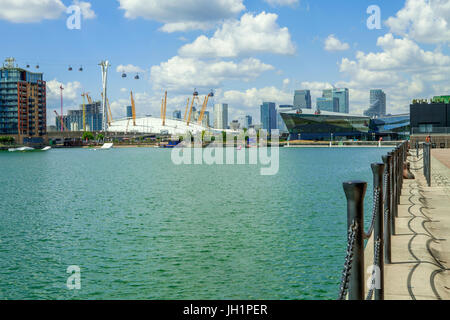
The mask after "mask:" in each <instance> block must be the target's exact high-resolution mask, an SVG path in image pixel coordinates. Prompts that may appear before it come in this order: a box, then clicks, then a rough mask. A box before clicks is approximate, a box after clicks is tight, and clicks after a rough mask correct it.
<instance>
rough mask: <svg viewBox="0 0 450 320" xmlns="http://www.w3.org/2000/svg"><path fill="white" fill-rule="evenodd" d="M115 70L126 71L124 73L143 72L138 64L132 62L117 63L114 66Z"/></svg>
mask: <svg viewBox="0 0 450 320" xmlns="http://www.w3.org/2000/svg"><path fill="white" fill-rule="evenodd" d="M116 72H126V73H140V72H144V70H143V69H141V68H140V67H138V66H134V65H132V64H128V65H122V64H121V65H118V66H117V68H116Z"/></svg>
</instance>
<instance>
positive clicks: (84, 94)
mask: <svg viewBox="0 0 450 320" xmlns="http://www.w3.org/2000/svg"><path fill="white" fill-rule="evenodd" d="M88 94H89V93H88V92H84V93H82V94H81V96H82V97H83V131H86V96H88Z"/></svg>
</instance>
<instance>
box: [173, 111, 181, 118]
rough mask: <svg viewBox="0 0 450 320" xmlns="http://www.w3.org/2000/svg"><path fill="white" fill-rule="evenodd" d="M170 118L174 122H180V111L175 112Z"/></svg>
mask: <svg viewBox="0 0 450 320" xmlns="http://www.w3.org/2000/svg"><path fill="white" fill-rule="evenodd" d="M172 117H173V118H174V119H176V120H181V110H175V111H174V112H173V113H172Z"/></svg>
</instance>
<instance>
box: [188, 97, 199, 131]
mask: <svg viewBox="0 0 450 320" xmlns="http://www.w3.org/2000/svg"><path fill="white" fill-rule="evenodd" d="M196 99H197V100H198V92H197V90H196V89H195V90H194V93H193V97H192V102H191V108H190V109H189V116H188V119H187V123H186V124H187V126H189V124H190V123H191V116H192V108H193V107H194V101H195V100H196Z"/></svg>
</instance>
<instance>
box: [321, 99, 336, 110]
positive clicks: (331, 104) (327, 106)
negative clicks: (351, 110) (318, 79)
mask: <svg viewBox="0 0 450 320" xmlns="http://www.w3.org/2000/svg"><path fill="white" fill-rule="evenodd" d="M316 102H317V110H320V111H329V112H339V99H338V98H317V100H316Z"/></svg>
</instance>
